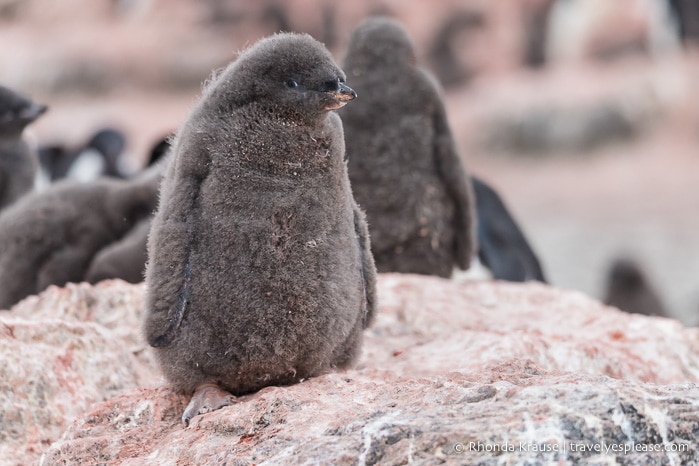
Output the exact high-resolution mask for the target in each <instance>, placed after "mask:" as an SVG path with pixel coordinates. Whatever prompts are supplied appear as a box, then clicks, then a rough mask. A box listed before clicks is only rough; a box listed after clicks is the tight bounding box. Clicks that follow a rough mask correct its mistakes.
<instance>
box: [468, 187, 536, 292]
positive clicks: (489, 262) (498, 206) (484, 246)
mask: <svg viewBox="0 0 699 466" xmlns="http://www.w3.org/2000/svg"><path fill="white" fill-rule="evenodd" d="M471 182H472V184H473V192H474V194H475V195H476V215H477V220H478V221H477V225H478V227H477V233H478V259H479V260H480V261H481V263H482V264H483V265H484V266H486V267H487V268H488V269H489V270H490V273H491V274H492V276H493V278H496V279H499V280H508V281H513V282H524V281H527V280H538V281H540V282H544V283H545V282H546V279H545V278H544V272H543V270H542V269H541V265H540V264H539V259H538V258H537V257H536V254H535V253H534V250H533V249H532V248H531V246H530V245H529V242H528V241H527V238H526V237H525V236H524V233H522V230H520V228H519V227H518V226H517V223H516V222H515V220H514V218H512V216H511V215H510V212H509V211H508V210H507V207H505V204H504V203H503V202H502V199H501V198H500V196H499V195H498V193H497V192H495V190H494V189H493V188H491V187H490V186H488V185H487V184H486V183H485V182H484V181H483V180H481V179H479V178H477V177H475V176H472V177H471Z"/></svg>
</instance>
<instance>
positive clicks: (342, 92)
mask: <svg viewBox="0 0 699 466" xmlns="http://www.w3.org/2000/svg"><path fill="white" fill-rule="evenodd" d="M327 93H328V94H330V95H331V96H332V97H333V99H335V102H337V106H336V107H334V108H340V107H344V106H345V104H347V102H349V101H350V100H354V99H355V98H356V97H357V93H356V92H354V89H352V88H351V87H349V86H348V85H347V84H345V83H342V82H338V83H337V86H336V87H335V89H332V90H329V91H327Z"/></svg>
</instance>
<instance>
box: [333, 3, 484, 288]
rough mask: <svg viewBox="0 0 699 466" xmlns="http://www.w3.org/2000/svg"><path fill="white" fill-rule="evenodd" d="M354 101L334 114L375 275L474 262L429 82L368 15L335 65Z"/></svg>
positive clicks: (461, 182) (462, 173) (459, 170)
mask: <svg viewBox="0 0 699 466" xmlns="http://www.w3.org/2000/svg"><path fill="white" fill-rule="evenodd" d="M344 66H345V69H346V70H347V73H348V76H349V77H350V78H349V79H350V80H351V82H352V85H353V86H355V88H356V90H357V93H358V94H359V95H360V96H361V97H360V99H358V100H357V102H356V103H353V104H352V105H348V106H347V107H346V108H345V109H343V110H342V111H341V112H340V116H341V117H342V121H343V124H344V127H345V137H346V143H347V156H348V168H349V176H350V179H351V181H352V190H353V192H354V196H355V199H356V200H357V202H358V203H359V205H360V206H361V207H362V208H363V209H365V210H366V215H367V220H368V222H369V229H370V232H371V248H372V251H373V253H374V259H375V261H376V267H377V269H378V271H379V272H406V273H420V274H431V275H439V276H441V277H450V276H451V274H452V271H453V269H454V266H457V267H459V268H461V269H464V270H466V269H468V268H469V265H470V262H471V258H472V256H473V254H475V219H474V213H473V193H472V188H471V183H470V181H469V178H468V176H467V174H466V170H465V168H464V166H463V164H462V162H461V159H460V156H459V153H458V150H457V148H456V144H455V142H454V139H453V137H452V134H451V131H450V129H449V125H448V122H447V115H446V112H445V109H444V105H443V103H442V100H441V96H440V91H439V88H438V85H437V83H436V82H435V81H434V80H433V79H432V78H431V76H430V75H428V74H427V72H426V71H424V70H422V69H420V68H417V67H416V66H415V53H414V48H413V45H412V43H411V41H410V39H409V37H408V35H407V33H406V32H405V30H404V29H403V27H402V26H401V25H400V24H399V23H398V22H396V21H394V20H392V19H389V18H384V17H374V18H371V19H368V20H366V21H364V22H363V23H362V24H361V25H360V26H359V27H358V28H357V29H356V30H355V31H354V33H353V34H352V37H351V39H350V45H349V49H348V51H347V56H346V58H345V65H344Z"/></svg>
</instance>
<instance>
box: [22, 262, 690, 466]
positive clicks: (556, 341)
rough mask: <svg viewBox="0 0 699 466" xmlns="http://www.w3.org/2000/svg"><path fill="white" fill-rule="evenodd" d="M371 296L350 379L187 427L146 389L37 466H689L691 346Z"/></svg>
mask: <svg viewBox="0 0 699 466" xmlns="http://www.w3.org/2000/svg"><path fill="white" fill-rule="evenodd" d="M83 286H85V288H84V289H83V291H84V293H87V294H89V293H90V292H89V291H88V288H87V287H86V285H79V287H83ZM81 289H82V288H81ZM142 291H143V290H142V286H140V285H135V286H134V285H128V284H125V283H120V282H114V283H109V284H107V285H103V286H102V287H100V286H98V287H96V288H95V289H94V290H93V291H92V292H94V293H96V294H98V295H101V294H104V296H102V297H94V298H93V299H95V300H96V301H100V300H105V301H108V299H107V298H106V296H107V295H108V294H110V293H113V294H114V296H117V295H118V294H119V292H121V293H122V294H123V295H124V297H123V299H125V300H126V301H128V302H138V300H137V297H140V296H141V294H142ZM378 291H379V299H380V313H379V316H378V319H377V322H376V324H375V325H374V327H373V328H372V329H370V330H368V331H367V332H366V338H365V345H364V355H363V357H362V359H361V361H360V363H359V365H358V366H357V368H356V369H354V370H350V371H347V372H343V373H336V374H327V375H324V376H321V377H317V378H313V379H309V380H306V381H304V382H302V383H300V384H297V385H293V386H288V387H268V388H266V389H263V390H261V391H260V392H257V393H254V394H251V395H248V396H246V397H242V398H241V399H240V403H237V404H235V405H234V406H231V407H227V408H224V409H222V410H220V411H216V412H213V413H208V414H205V415H202V416H199V417H197V418H195V419H194V420H193V421H192V422H191V424H190V426H189V427H185V426H184V425H183V424H182V423H181V421H180V416H181V414H182V411H183V409H184V406H185V405H186V403H187V402H188V400H187V398H186V397H185V396H182V395H179V394H176V393H173V392H171V391H170V390H169V389H168V388H167V387H165V386H162V385H161V384H158V383H146V384H143V385H142V386H141V388H136V389H132V390H130V391H126V392H125V393H122V394H120V395H117V396H114V397H112V398H110V399H107V401H104V402H102V403H98V404H95V405H93V406H92V407H90V408H89V409H84V410H83V414H82V415H81V416H79V417H78V419H77V420H76V421H75V422H74V423H73V424H72V425H71V426H70V428H69V429H68V430H67V431H66V432H65V433H64V434H63V436H62V437H61V438H60V439H58V440H57V441H56V442H54V443H53V444H52V445H51V447H50V448H48V449H47V450H45V452H44V455H43V457H42V460H41V464H42V465H57V464H61V465H63V464H79V463H80V461H81V460H82V459H83V458H94V461H95V462H96V463H97V464H114V465H116V464H119V465H140V464H153V465H160V464H162V465H170V464H197V465H199V464H201V465H208V464H212V465H213V464H224V463H225V464H406V463H411V462H412V463H415V464H442V463H443V462H446V463H447V464H476V463H477V464H523V463H524V462H529V463H527V464H553V463H554V462H559V463H560V464H582V463H584V464H610V462H611V464H613V462H614V461H616V464H629V465H631V464H633V465H636V464H638V465H642V464H678V465H679V464H690V463H691V462H692V461H694V460H696V458H697V455H698V453H697V448H696V443H695V442H694V438H695V436H696V432H697V431H699V421H697V419H696V415H695V413H696V409H697V405H699V390H698V389H697V387H696V385H694V384H695V383H696V382H697V378H698V376H697V374H699V370H698V369H697V368H698V367H699V357H698V356H697V353H698V352H697V341H699V338H698V337H699V333H698V332H699V330H697V329H689V328H685V327H683V326H681V325H680V324H679V323H678V322H676V321H673V320H669V319H663V318H654V317H645V316H638V315H631V314H626V313H623V312H621V311H618V310H616V309H614V308H610V307H607V306H604V305H602V304H599V303H598V302H596V301H594V300H592V299H590V298H588V297H586V296H584V295H583V294H581V293H577V292H570V291H563V290H558V289H555V288H552V287H549V286H546V285H541V284H536V283H528V284H510V283H501V282H459V281H453V280H452V281H450V280H443V279H439V278H432V277H421V276H412V275H398V274H386V275H381V276H379V281H378ZM54 292H55V291H54ZM47 293H48V292H47ZM73 295H75V292H74V293H73ZM127 295H133V296H132V297H131V298H129V297H128V296H127ZM132 299H133V301H131V300H132ZM126 301H125V302H126ZM22 305H23V304H22V303H20V305H18V306H22ZM17 310H18V309H15V312H16V311H17ZM121 312H124V311H121ZM88 314H89V313H88ZM118 328H119V326H118V325H117V326H116V327H114V328H113V329H112V330H109V332H112V334H113V335H115V334H116V333H117V330H118ZM105 331H107V330H105ZM122 331H123V332H124V333H127V330H126V329H123V330H122ZM115 338H116V336H115ZM106 398H107V397H105V399H106ZM520 443H521V445H520ZM632 448H636V449H637V451H632V452H628V451H627V454H624V453H623V450H624V449H627V450H628V449H632ZM605 449H607V450H606V451H605ZM644 449H645V450H646V451H638V450H644ZM663 449H665V451H662V450H663ZM595 450H599V451H595ZM614 450H622V451H621V452H619V451H614ZM648 450H651V451H648ZM32 453H34V452H32ZM35 458H36V455H32V456H31V459H35ZM605 462H606V463H605ZM8 464H14V463H8Z"/></svg>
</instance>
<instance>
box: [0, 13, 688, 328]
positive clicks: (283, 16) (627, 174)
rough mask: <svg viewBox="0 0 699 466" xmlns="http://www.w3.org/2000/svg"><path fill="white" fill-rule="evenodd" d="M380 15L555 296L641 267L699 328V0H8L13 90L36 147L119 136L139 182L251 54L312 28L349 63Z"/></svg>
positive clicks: (2, 27) (0, 70) (6, 49)
mask: <svg viewBox="0 0 699 466" xmlns="http://www.w3.org/2000/svg"><path fill="white" fill-rule="evenodd" d="M372 14H389V15H392V16H394V17H396V18H397V19H399V20H401V21H402V22H403V24H404V25H405V26H406V28H407V29H408V31H409V33H410V34H411V36H412V38H413V40H414V42H415V44H416V47H417V49H418V54H419V60H420V64H421V65H423V66H424V67H426V68H428V69H430V70H431V71H432V72H433V73H434V74H435V75H436V76H437V77H438V78H439V80H440V81H441V83H442V85H443V87H444V89H445V93H444V96H445V100H446V105H447V109H448V115H449V118H450V123H451V127H452V130H453V132H454V134H455V135H456V137H457V140H458V144H459V146H460V149H461V151H462V155H463V157H464V161H465V164H466V166H467V168H468V170H469V171H470V172H471V173H474V174H477V175H479V176H480V177H482V178H483V179H485V180H486V181H488V182H489V183H490V184H491V185H492V186H493V187H495V188H496V189H497V190H498V192H499V193H500V195H501V196H502V197H503V199H504V200H505V203H506V204H507V205H508V207H509V208H510V210H511V212H512V214H513V215H514V217H515V218H516V219H517V220H518V221H519V223H520V225H521V226H522V228H523V230H524V232H525V234H526V235H527V237H528V239H529V240H530V242H531V243H532V246H533V247H534V249H535V250H536V252H537V253H538V254H539V257H540V259H541V262H542V265H543V267H544V271H545V273H546V276H547V278H548V280H549V281H550V282H551V283H552V284H553V285H555V286H558V287H561V288H567V289H575V290H580V291H583V292H585V293H587V294H589V295H591V296H593V297H596V298H602V296H603V293H604V287H605V282H606V277H607V273H608V270H609V267H610V264H611V262H612V261H613V260H614V259H615V258H616V257H619V256H625V257H632V258H634V259H635V260H636V261H637V262H638V263H639V264H640V265H641V266H642V268H643V270H644V271H645V272H646V274H647V276H648V279H649V280H650V282H651V283H652V285H653V286H654V288H655V289H656V291H657V293H658V294H659V295H660V297H661V299H662V300H663V301H664V302H665V305H666V307H667V309H668V313H669V314H671V315H672V316H674V317H676V318H678V319H680V320H681V321H683V322H684V323H685V324H688V325H697V324H699V235H697V231H699V215H697V213H699V185H698V184H697V182H696V179H697V174H698V173H699V170H698V169H699V109H698V107H699V100H697V99H698V98H699V86H698V85H697V83H698V82H699V79H698V78H699V54H697V50H698V48H697V47H696V44H697V43H698V42H697V41H699V2H696V0H676V1H675V0H614V1H610V0H517V1H510V2H505V1H495V2H494V1H489V0H460V1H456V0H454V1H452V0H431V1H430V2H425V1H418V0H400V1H399V0H383V1H380V0H354V1H351V2H337V1H333V0H290V1H284V2H282V1H275V0H256V1H255V2H249V1H242V0H240V1H233V0H230V1H224V0H199V1H193V0H191V1H187V0H167V1H166V0H91V1H89V2H85V1H83V0H61V1H60V2H52V1H49V0H0V85H4V86H8V87H10V88H13V89H15V90H17V91H19V92H21V93H23V94H25V95H27V96H29V97H31V98H32V99H33V100H34V101H36V102H38V103H42V104H47V105H49V107H50V110H49V112H48V113H47V114H46V115H44V116H43V117H42V118H40V119H39V120H38V121H37V122H36V123H35V124H33V125H32V126H31V133H32V135H33V138H34V140H35V141H36V143H37V144H39V145H49V144H66V145H74V146H75V145H79V144H84V143H85V141H86V140H87V139H88V138H89V137H90V136H91V135H92V134H93V133H94V132H95V131H96V130H98V129H100V128H102V127H105V126H111V127H114V128H118V129H120V130H122V131H124V133H125V134H126V136H127V138H128V145H127V152H128V154H129V157H130V159H131V162H132V164H133V166H136V167H137V166H141V165H142V164H144V163H145V160H146V158H147V155H148V152H149V150H150V148H151V146H152V145H153V144H154V143H155V142H156V141H157V140H159V139H160V138H162V137H163V136H165V135H167V134H169V133H171V132H173V131H175V130H176V129H177V128H178V127H179V126H180V124H181V123H182V122H183V120H184V118H185V117H186V115H187V112H188V110H189V109H190V108H191V107H192V105H193V104H194V102H195V101H196V99H197V98H198V96H199V93H200V90H201V85H202V83H203V82H204V81H205V80H206V79H207V77H208V76H209V74H210V73H211V70H213V69H216V68H220V67H223V66H225V65H226V64H227V63H228V62H230V61H231V60H233V59H234V58H235V56H236V53H237V52H238V51H240V50H241V49H243V48H245V47H246V46H247V45H250V44H252V43H253V42H254V41H256V40H257V39H259V38H261V37H263V36H266V35H269V34H271V33H273V32H276V31H279V30H293V31H303V32H308V33H310V34H312V35H313V36H314V37H316V38H317V39H319V40H320V41H322V42H324V43H325V44H326V46H327V47H328V48H329V49H330V50H331V51H332V52H333V54H334V56H335V57H336V60H337V61H338V62H339V63H341V62H342V59H343V53H344V47H345V44H346V41H347V39H348V37H349V34H350V33H351V31H352V30H353V29H354V27H355V26H356V25H357V24H358V23H359V22H360V21H361V20H362V19H363V18H365V17H367V16H369V15H372ZM348 84H349V85H350V86H351V84H352V83H351V82H348ZM360 97H361V96H360Z"/></svg>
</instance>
